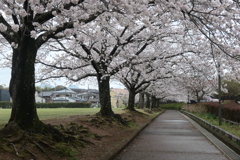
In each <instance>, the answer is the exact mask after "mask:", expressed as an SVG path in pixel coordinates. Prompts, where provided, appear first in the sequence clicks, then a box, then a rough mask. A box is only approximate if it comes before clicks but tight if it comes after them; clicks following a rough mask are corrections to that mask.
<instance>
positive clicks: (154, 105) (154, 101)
mask: <svg viewBox="0 0 240 160" xmlns="http://www.w3.org/2000/svg"><path fill="white" fill-rule="evenodd" d="M151 101H152V105H151V106H152V107H151V108H156V104H157V103H156V97H155V96H153V95H152V96H151Z"/></svg>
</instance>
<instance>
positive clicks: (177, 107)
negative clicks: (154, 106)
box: [160, 103, 185, 110]
mask: <svg viewBox="0 0 240 160" xmlns="http://www.w3.org/2000/svg"><path fill="white" fill-rule="evenodd" d="M184 104H185V103H166V104H160V108H162V109H171V110H180V108H181V106H183V105H184Z"/></svg>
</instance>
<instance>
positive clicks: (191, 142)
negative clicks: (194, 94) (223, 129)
mask: <svg viewBox="0 0 240 160" xmlns="http://www.w3.org/2000/svg"><path fill="white" fill-rule="evenodd" d="M228 159H229V158H227V157H226V156H225V155H224V154H223V153H222V152H221V151H220V150H219V149H218V148H217V147H216V146H215V145H213V143H211V142H210V141H209V140H208V139H207V138H206V137H205V136H204V135H203V134H202V132H200V131H199V130H198V129H196V128H195V126H194V125H193V124H192V123H191V122H190V121H189V120H188V119H187V118H185V117H184V116H183V115H182V114H181V113H179V112H178V111H173V110H167V111H165V112H164V113H163V114H161V115H160V116H158V117H157V118H156V119H155V120H154V121H153V122H152V123H151V124H150V125H149V126H148V127H146V128H145V129H144V130H143V131H142V132H141V133H140V134H139V135H138V136H137V137H136V138H135V139H134V140H133V141H132V143H130V144H129V146H128V147H127V148H125V149H124V150H123V151H122V152H121V153H120V154H119V155H118V156H117V157H116V158H115V160H228Z"/></svg>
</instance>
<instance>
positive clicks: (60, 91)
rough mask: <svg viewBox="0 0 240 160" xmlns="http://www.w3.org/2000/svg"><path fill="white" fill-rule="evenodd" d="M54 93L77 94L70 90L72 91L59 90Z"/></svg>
mask: <svg viewBox="0 0 240 160" xmlns="http://www.w3.org/2000/svg"><path fill="white" fill-rule="evenodd" d="M54 93H56V94H60V93H65V94H66V93H68V94H69V93H71V94H77V92H74V91H72V90H70V89H62V90H59V91H54Z"/></svg>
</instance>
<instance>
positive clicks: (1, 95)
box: [0, 89, 10, 101]
mask: <svg viewBox="0 0 240 160" xmlns="http://www.w3.org/2000/svg"><path fill="white" fill-rule="evenodd" d="M0 101H10V94H9V91H8V90H5V89H0Z"/></svg>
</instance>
